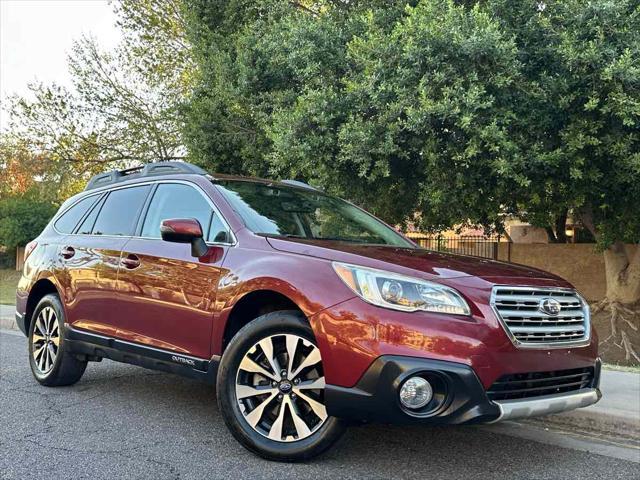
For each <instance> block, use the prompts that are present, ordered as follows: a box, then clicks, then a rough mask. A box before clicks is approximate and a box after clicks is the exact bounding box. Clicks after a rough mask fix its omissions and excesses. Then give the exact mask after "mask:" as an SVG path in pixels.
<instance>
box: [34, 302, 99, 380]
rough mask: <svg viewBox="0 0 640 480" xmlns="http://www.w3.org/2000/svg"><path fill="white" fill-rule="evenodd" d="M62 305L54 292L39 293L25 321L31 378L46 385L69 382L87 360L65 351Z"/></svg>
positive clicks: (76, 378)
mask: <svg viewBox="0 0 640 480" xmlns="http://www.w3.org/2000/svg"><path fill="white" fill-rule="evenodd" d="M64 324H65V321H64V309H63V308H62V303H60V299H59V298H58V296H57V295H55V294H49V295H45V296H44V297H42V299H41V300H40V302H39V303H38V305H37V306H36V309H35V310H34V312H33V318H32V321H31V324H30V325H29V365H30V366H31V373H33V376H34V377H35V379H36V380H37V381H38V382H39V383H40V384H42V385H45V386H47V387H61V386H64V385H73V384H74V383H76V382H77V381H78V380H80V378H81V377H82V374H83V373H84V371H85V369H86V368H87V362H85V361H81V360H78V359H77V358H76V357H75V356H74V355H73V354H72V353H70V352H68V351H67V348H66V347H67V346H66V344H65V329H64Z"/></svg>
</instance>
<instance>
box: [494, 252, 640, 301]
mask: <svg viewBox="0 0 640 480" xmlns="http://www.w3.org/2000/svg"><path fill="white" fill-rule="evenodd" d="M508 248H509V245H507V244H506V243H501V244H500V246H499V249H498V258H499V259H500V260H505V261H506V260H507V259H508ZM627 248H628V249H629V248H630V249H632V250H633V249H635V248H637V247H636V246H635V245H628V246H627ZM511 262H513V263H519V264H522V265H528V266H531V267H535V268H540V269H542V270H546V271H548V272H551V273H555V274H556V275H559V276H561V277H562V278H564V279H565V280H567V281H569V282H571V283H572V284H573V285H574V286H575V287H576V288H577V289H578V291H579V292H580V293H582V295H583V296H584V297H585V298H586V299H587V300H601V299H602V298H604V295H605V292H606V283H605V274H604V257H603V255H602V253H598V252H596V251H595V248H594V245H593V244H589V243H575V244H572V243H557V244H554V243H547V244H526V243H512V244H511Z"/></svg>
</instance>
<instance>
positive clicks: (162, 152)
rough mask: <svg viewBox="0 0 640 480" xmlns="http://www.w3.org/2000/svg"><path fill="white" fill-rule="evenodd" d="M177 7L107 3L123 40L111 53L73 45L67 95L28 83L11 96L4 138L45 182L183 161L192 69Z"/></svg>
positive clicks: (86, 40)
mask: <svg viewBox="0 0 640 480" xmlns="http://www.w3.org/2000/svg"><path fill="white" fill-rule="evenodd" d="M181 5H182V3H181V1H179V0H143V1H137V0H135V1H134V0H121V1H119V2H116V3H115V4H114V9H115V11H116V14H117V17H118V26H119V28H120V30H121V32H122V34H123V35H122V41H121V43H120V44H119V45H118V46H117V47H116V48H115V49H114V50H113V51H105V50H103V49H101V48H100V47H99V45H98V44H97V42H96V40H95V39H94V38H92V37H83V38H81V39H79V40H77V41H75V42H74V45H73V48H72V50H71V52H70V54H69V56H68V67H69V71H70V74H71V78H72V83H73V84H72V86H71V87H70V88H67V87H64V86H61V85H56V84H42V83H33V84H31V85H30V86H29V90H30V92H29V94H28V95H26V96H22V97H21V96H15V95H14V96H11V97H9V98H8V99H7V101H6V104H5V109H6V110H7V114H8V116H9V128H8V131H7V132H4V133H3V136H5V137H10V138H11V139H12V140H10V142H12V143H20V144H21V145H23V147H25V148H26V149H28V150H29V151H30V152H32V155H33V156H34V157H37V158H39V159H41V160H42V162H43V165H44V168H43V169H44V171H45V172H47V173H48V174H49V176H50V177H56V178H58V179H61V178H62V177H65V176H67V177H69V178H70V180H71V181H72V180H78V179H79V180H80V181H82V180H86V177H87V176H88V175H90V174H92V173H96V172H99V171H102V170H104V169H106V168H114V167H122V166H127V165H130V164H132V163H139V162H150V161H159V160H174V159H181V158H184V157H185V155H186V150H185V148H184V146H183V143H182V138H181V129H182V120H181V118H182V117H181V114H180V111H179V108H180V105H181V104H182V102H183V101H185V99H186V98H187V97H188V92H189V90H190V85H191V83H192V82H193V74H194V72H195V66H194V63H193V61H192V60H191V56H190V47H189V43H188V42H187V41H186V38H185V31H184V28H183V26H184V20H183V17H182V10H181Z"/></svg>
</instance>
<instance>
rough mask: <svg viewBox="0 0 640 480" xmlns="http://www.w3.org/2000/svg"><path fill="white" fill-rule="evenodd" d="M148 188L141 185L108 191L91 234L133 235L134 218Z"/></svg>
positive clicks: (145, 196)
mask: <svg viewBox="0 0 640 480" xmlns="http://www.w3.org/2000/svg"><path fill="white" fill-rule="evenodd" d="M149 189H150V186H149V185H142V186H139V187H129V188H122V189H119V190H114V191H112V192H111V193H109V196H108V197H107V199H106V200H105V202H104V204H103V205H102V208H101V209H100V213H98V218H97V219H96V222H95V225H94V226H93V228H92V229H91V233H92V234H93V235H123V236H129V235H133V231H134V229H135V224H136V220H137V218H138V215H139V213H140V210H141V208H142V205H143V204H144V201H145V199H146V198H147V194H148V193H149Z"/></svg>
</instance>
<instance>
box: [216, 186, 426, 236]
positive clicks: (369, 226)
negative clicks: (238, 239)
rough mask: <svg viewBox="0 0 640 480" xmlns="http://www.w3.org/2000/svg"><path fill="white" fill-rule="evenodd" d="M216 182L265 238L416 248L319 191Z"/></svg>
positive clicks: (247, 220)
mask: <svg viewBox="0 0 640 480" xmlns="http://www.w3.org/2000/svg"><path fill="white" fill-rule="evenodd" d="M215 183H216V185H218V187H219V189H220V190H221V191H222V194H223V195H224V196H225V198H226V199H227V201H228V202H229V203H230V204H231V206H232V207H233V209H234V210H235V211H236V212H237V213H238V215H240V217H242V219H243V220H244V223H245V225H246V226H247V228H248V229H249V230H251V231H252V232H254V233H257V234H260V235H268V236H277V237H290V238H302V239H310V240H311V239H313V240H336V241H342V242H353V243H360V244H376V245H393V246H397V247H410V248H413V247H414V246H413V245H412V244H411V243H410V242H408V241H407V240H405V239H404V238H403V237H402V236H400V235H398V233H397V232H396V231H395V230H393V229H391V228H389V227H387V226H386V225H384V224H383V223H382V222H380V221H379V220H377V219H376V218H375V217H373V216H371V215H369V214H368V213H366V212H364V211H362V210H360V209H359V208H357V207H355V206H353V205H351V204H350V203H348V202H345V201H344V200H340V199H339V198H335V197H330V196H328V195H325V194H323V193H321V192H318V191H314V190H311V189H305V188H297V187H288V186H283V185H273V184H262V183H256V182H248V181H242V180H218V181H216V182H215Z"/></svg>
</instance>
